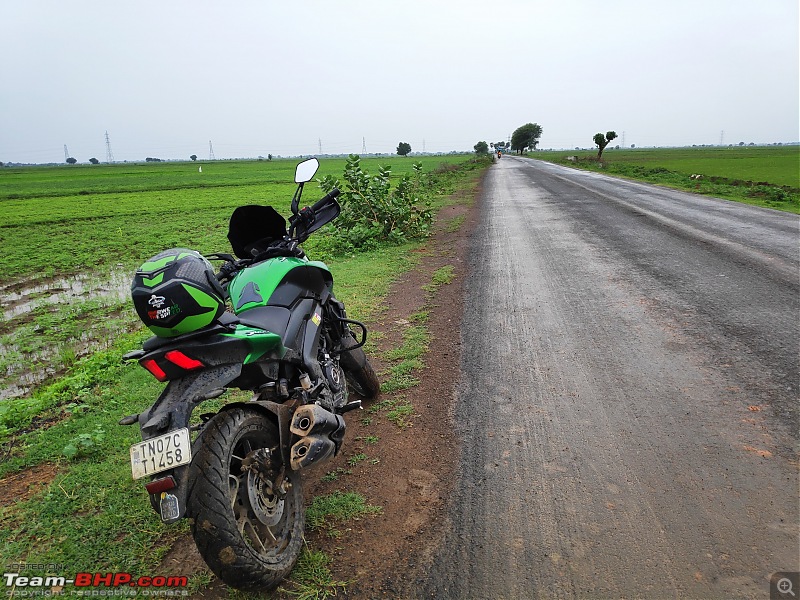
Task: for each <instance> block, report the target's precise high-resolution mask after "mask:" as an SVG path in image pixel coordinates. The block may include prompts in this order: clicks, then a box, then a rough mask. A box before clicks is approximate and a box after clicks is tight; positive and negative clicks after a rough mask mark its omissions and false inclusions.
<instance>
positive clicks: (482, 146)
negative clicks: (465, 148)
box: [474, 142, 489, 155]
mask: <svg viewBox="0 0 800 600" xmlns="http://www.w3.org/2000/svg"><path fill="white" fill-rule="evenodd" d="M474 148H475V154H478V155H480V154H487V153H488V152H489V144H487V143H486V142H478V143H477V144H475V146H474Z"/></svg>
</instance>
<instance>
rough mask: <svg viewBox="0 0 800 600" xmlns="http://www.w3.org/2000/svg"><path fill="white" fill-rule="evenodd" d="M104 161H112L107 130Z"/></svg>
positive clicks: (112, 154)
mask: <svg viewBox="0 0 800 600" xmlns="http://www.w3.org/2000/svg"><path fill="white" fill-rule="evenodd" d="M106 162H107V163H109V164H111V163H113V162H114V153H113V152H112V151H111V140H109V139H108V131H106Z"/></svg>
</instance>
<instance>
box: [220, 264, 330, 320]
mask: <svg viewBox="0 0 800 600" xmlns="http://www.w3.org/2000/svg"><path fill="white" fill-rule="evenodd" d="M303 266H306V267H317V268H319V269H323V270H325V271H328V272H330V270H329V269H328V266H327V265H326V264H325V263H323V262H320V261H309V260H303V259H301V258H273V259H269V260H265V261H264V262H262V263H259V264H257V265H253V266H252V267H248V268H246V269H244V270H243V271H240V272H239V274H238V275H237V276H236V277H235V278H234V279H233V281H231V283H230V285H229V286H228V293H229V294H230V297H231V303H232V304H233V307H234V311H235V312H236V314H239V313H241V312H244V311H246V310H250V309H251V308H255V307H257V306H266V305H267V304H268V303H269V299H270V297H271V296H272V294H273V293H274V292H275V290H276V288H277V287H278V285H280V283H281V281H283V278H284V277H286V275H287V274H288V273H289V271H291V270H292V269H294V268H296V267H303ZM251 283H252V284H254V285H255V286H257V289H258V294H259V296H261V301H253V302H248V303H247V304H244V305H242V306H239V299H240V298H241V296H242V292H243V291H244V289H245V287H246V286H247V285H248V284H251Z"/></svg>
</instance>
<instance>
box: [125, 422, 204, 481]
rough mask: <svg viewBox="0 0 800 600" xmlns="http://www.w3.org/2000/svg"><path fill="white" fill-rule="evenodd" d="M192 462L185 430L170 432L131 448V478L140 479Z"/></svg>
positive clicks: (187, 433)
mask: <svg viewBox="0 0 800 600" xmlns="http://www.w3.org/2000/svg"><path fill="white" fill-rule="evenodd" d="M190 462H192V445H191V442H190V440H189V430H188V429H186V428H183V429H176V430H175V431H170V432H169V433H167V434H165V435H160V436H158V437H154V438H150V439H149V440H145V441H144V442H139V443H138V444H134V445H133V446H131V470H132V471H133V478H134V479H140V478H142V477H147V476H148V475H152V474H153V473H160V472H161V471H166V470H168V469H174V468H175V467H179V466H181V465H187V464H189V463H190Z"/></svg>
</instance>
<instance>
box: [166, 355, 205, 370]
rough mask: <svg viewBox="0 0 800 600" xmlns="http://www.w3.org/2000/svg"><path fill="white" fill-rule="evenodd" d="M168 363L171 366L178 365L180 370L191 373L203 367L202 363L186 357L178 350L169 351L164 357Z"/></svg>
mask: <svg viewBox="0 0 800 600" xmlns="http://www.w3.org/2000/svg"><path fill="white" fill-rule="evenodd" d="M164 358H166V359H167V360H168V361H169V362H171V363H172V364H173V365H178V366H179V367H180V368H181V369H184V370H186V371H192V370H194V369H201V368H203V367H205V365H204V364H203V363H201V362H200V361H199V360H197V359H195V358H191V357H189V356H186V355H185V354H184V353H183V352H181V351H180V350H171V351H169V352H167V353H166V354H165V355H164Z"/></svg>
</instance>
